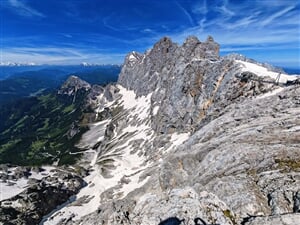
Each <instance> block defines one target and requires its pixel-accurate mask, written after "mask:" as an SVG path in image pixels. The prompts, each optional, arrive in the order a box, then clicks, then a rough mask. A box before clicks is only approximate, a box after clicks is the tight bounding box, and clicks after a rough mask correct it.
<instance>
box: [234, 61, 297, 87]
mask: <svg viewBox="0 0 300 225" xmlns="http://www.w3.org/2000/svg"><path fill="white" fill-rule="evenodd" d="M236 62H238V63H241V64H242V71H245V72H246V71H249V72H252V73H255V74H256V75H257V76H261V77H265V76H268V77H271V78H273V79H275V80H276V78H277V76H278V75H279V73H278V72H273V71H269V70H267V68H265V67H263V66H259V65H257V64H255V63H250V62H244V61H241V60H236ZM298 77H299V76H297V75H287V74H283V73H282V74H280V79H279V83H286V82H287V81H288V80H290V81H291V80H296V79H297V78H298Z"/></svg>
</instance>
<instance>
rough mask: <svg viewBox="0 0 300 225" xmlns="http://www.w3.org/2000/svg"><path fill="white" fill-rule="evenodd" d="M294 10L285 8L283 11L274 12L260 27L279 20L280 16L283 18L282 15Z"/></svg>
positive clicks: (291, 7) (290, 7)
mask: <svg viewBox="0 0 300 225" xmlns="http://www.w3.org/2000/svg"><path fill="white" fill-rule="evenodd" d="M294 8H295V6H289V7H286V8H284V9H282V10H280V11H278V12H276V13H275V14H273V15H271V16H269V17H268V18H267V19H265V20H264V21H262V22H261V25H262V26H266V25H268V24H270V23H272V22H273V21H274V20H275V19H277V18H280V17H281V16H283V15H284V14H286V13H287V12H289V11H291V10H292V9H294ZM298 22H299V21H298Z"/></svg>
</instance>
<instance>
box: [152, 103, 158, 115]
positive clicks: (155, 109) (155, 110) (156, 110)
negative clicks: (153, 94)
mask: <svg viewBox="0 0 300 225" xmlns="http://www.w3.org/2000/svg"><path fill="white" fill-rule="evenodd" d="M158 110H159V106H158V105H156V106H154V108H153V115H154V116H155V115H156V114H157V113H158Z"/></svg>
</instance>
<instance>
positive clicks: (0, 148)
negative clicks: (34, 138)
mask: <svg viewBox="0 0 300 225" xmlns="http://www.w3.org/2000/svg"><path fill="white" fill-rule="evenodd" d="M20 141H21V140H20V139H16V140H10V141H8V142H7V143H5V144H3V145H0V153H1V152H5V151H8V150H9V149H10V148H13V147H14V146H15V145H16V144H18V143H19V142H20Z"/></svg>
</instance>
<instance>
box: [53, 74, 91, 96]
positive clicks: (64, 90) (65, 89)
mask: <svg viewBox="0 0 300 225" xmlns="http://www.w3.org/2000/svg"><path fill="white" fill-rule="evenodd" d="M90 89H91V85H90V84H89V83H88V82H86V81H84V80H81V79H80V78H79V77H77V76H74V75H72V76H70V77H69V78H68V79H67V80H66V81H65V83H64V84H63V85H62V86H61V88H60V90H59V91H58V93H59V94H68V95H72V94H73V93H75V92H77V91H78V90H85V91H87V90H90Z"/></svg>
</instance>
